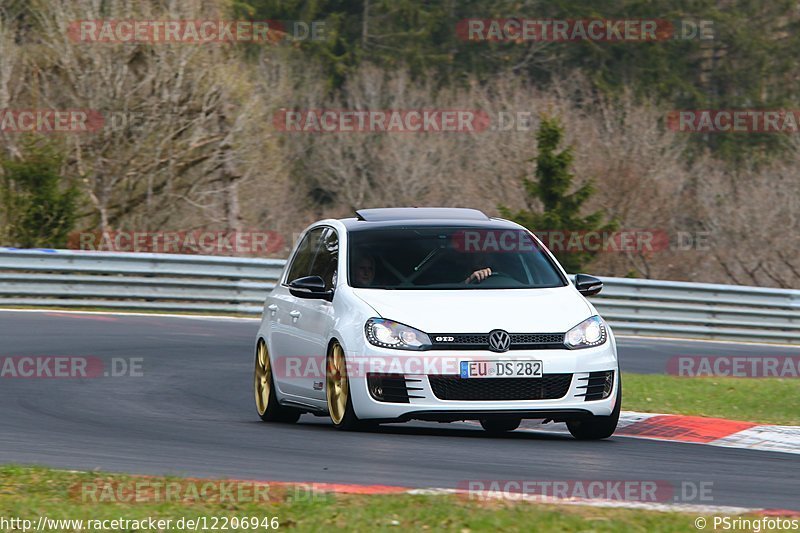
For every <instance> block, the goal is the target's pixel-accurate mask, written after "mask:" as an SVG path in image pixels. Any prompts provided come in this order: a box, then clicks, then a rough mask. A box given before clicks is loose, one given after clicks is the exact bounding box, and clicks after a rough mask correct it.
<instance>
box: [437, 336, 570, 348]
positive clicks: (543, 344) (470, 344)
mask: <svg viewBox="0 0 800 533" xmlns="http://www.w3.org/2000/svg"><path fill="white" fill-rule="evenodd" d="M510 336H511V346H510V347H509V350H551V349H559V348H564V334H563V333H511V334H510ZM429 337H430V338H431V341H432V342H433V344H432V348H433V349H434V350H488V349H489V334H488V333H431V334H430V335H429ZM437 339H439V340H437ZM445 339H447V340H445ZM450 339H453V340H450Z"/></svg>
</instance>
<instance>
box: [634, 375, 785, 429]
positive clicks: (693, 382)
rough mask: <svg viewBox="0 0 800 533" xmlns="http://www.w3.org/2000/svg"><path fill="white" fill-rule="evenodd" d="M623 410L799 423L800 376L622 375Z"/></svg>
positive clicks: (762, 421)
mask: <svg viewBox="0 0 800 533" xmlns="http://www.w3.org/2000/svg"><path fill="white" fill-rule="evenodd" d="M622 395H623V396H622V397H623V400H622V408H623V409H624V410H627V411H643V412H654V413H674V414H684V415H698V416H711V417H718V418H728V419H731V420H744V421H749V422H761V423H765V424H783V425H800V403H798V402H797V398H798V397H800V379H792V378H786V379H782V378H730V377H719V378H716V377H714V378H711V377H691V378H690V377H678V376H664V375H642V374H623V375H622Z"/></svg>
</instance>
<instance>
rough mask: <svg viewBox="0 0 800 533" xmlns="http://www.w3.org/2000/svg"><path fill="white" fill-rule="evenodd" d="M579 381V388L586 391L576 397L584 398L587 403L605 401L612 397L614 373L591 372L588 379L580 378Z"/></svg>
mask: <svg viewBox="0 0 800 533" xmlns="http://www.w3.org/2000/svg"><path fill="white" fill-rule="evenodd" d="M578 380H579V381H580V382H581V383H580V384H579V385H578V387H577V388H578V389H579V390H583V389H585V392H584V393H583V394H576V396H583V399H584V400H585V401H587V402H590V401H592V400H605V399H606V398H608V397H609V396H610V395H611V389H612V388H613V387H614V371H613V370H606V371H603V372H590V373H589V377H588V378H578Z"/></svg>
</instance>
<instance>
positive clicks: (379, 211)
mask: <svg viewBox="0 0 800 533" xmlns="http://www.w3.org/2000/svg"><path fill="white" fill-rule="evenodd" d="M356 218H358V219H359V220H364V221H366V222H387V221H391V220H397V221H399V220H420V219H436V220H443V219H444V220H461V219H464V220H489V217H487V216H486V215H485V214H484V213H483V212H482V211H478V210H477V209H469V208H466V207H381V208H375V209H359V210H358V211H356Z"/></svg>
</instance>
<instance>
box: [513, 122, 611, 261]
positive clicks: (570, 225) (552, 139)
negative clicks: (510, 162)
mask: <svg viewBox="0 0 800 533" xmlns="http://www.w3.org/2000/svg"><path fill="white" fill-rule="evenodd" d="M563 137H564V131H563V128H562V127H561V124H560V123H559V121H558V119H556V118H550V117H542V122H541V125H540V126H539V131H538V132H537V133H536V140H537V145H538V150H539V153H538V155H537V156H536V158H535V161H536V171H535V179H533V180H531V179H528V178H523V180H522V183H523V186H524V188H525V204H526V206H527V209H524V210H521V211H517V212H516V213H514V212H512V211H511V210H510V209H508V208H507V207H503V206H500V207H499V209H500V213H501V214H502V216H504V217H505V218H508V219H511V220H513V221H515V222H517V223H519V224H521V225H523V226H525V227H526V228H528V229H529V230H531V231H533V232H534V233H536V232H542V231H548V232H553V231H557V232H563V233H564V235H565V239H564V243H567V242H568V238H569V236H570V234H578V235H581V236H582V235H584V234H585V232H587V231H611V230H614V229H615V228H616V222H614V221H610V222H604V218H605V216H604V213H603V212H602V211H595V212H594V213H591V214H589V215H587V216H582V215H581V208H582V207H583V204H584V203H585V202H586V200H588V199H589V198H590V197H591V195H592V194H593V192H594V187H593V185H592V183H591V182H587V183H586V184H584V185H582V186H581V187H579V188H578V189H577V190H576V191H574V192H570V189H572V181H573V178H574V175H573V174H572V173H571V172H570V167H571V166H572V161H573V154H572V147H571V146H568V147H566V148H564V149H563V150H561V151H560V152H559V151H557V150H558V148H559V145H560V144H561V141H562V139H563ZM537 203H538V204H541V207H542V209H541V211H538V210H536V206H537ZM545 244H547V243H545ZM565 248H566V249H562V250H559V249H555V250H552V251H553V253H554V254H555V255H556V257H557V258H558V260H559V261H560V262H561V264H562V265H563V266H564V268H565V269H566V270H567V272H570V273H577V272H579V271H580V270H581V269H582V268H583V267H584V266H585V265H586V264H587V263H589V261H591V259H592V258H593V257H594V255H595V254H596V253H597V252H596V251H589V250H585V249H580V250H574V249H571V248H570V247H568V246H565Z"/></svg>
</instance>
